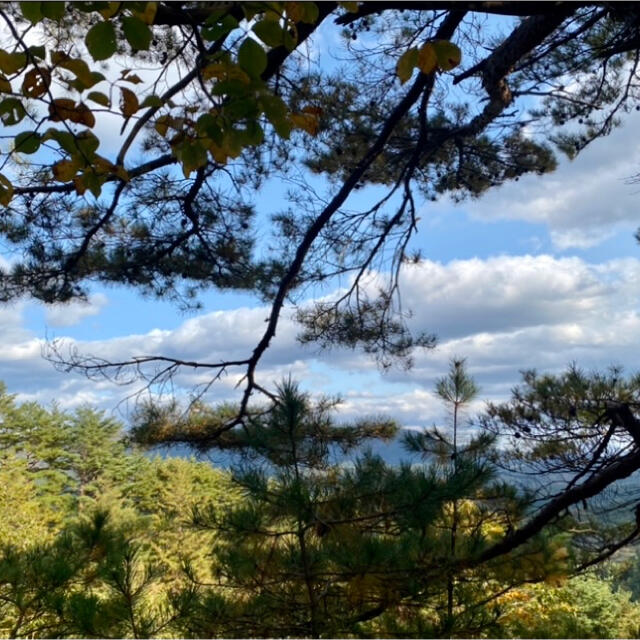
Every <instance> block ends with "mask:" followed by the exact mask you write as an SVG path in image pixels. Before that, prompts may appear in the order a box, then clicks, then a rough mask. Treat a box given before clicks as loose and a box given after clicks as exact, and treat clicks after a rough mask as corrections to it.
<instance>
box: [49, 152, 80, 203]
mask: <svg viewBox="0 0 640 640" xmlns="http://www.w3.org/2000/svg"><path fill="white" fill-rule="evenodd" d="M79 168H80V166H79V164H78V161H77V160H60V162H56V164H54V165H53V167H52V168H51V170H52V172H53V177H54V178H55V179H56V180H57V181H58V182H69V180H71V179H72V178H73V177H74V176H75V175H76V173H77V171H78V169H79ZM80 195H82V194H80Z"/></svg>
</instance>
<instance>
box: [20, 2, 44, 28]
mask: <svg viewBox="0 0 640 640" xmlns="http://www.w3.org/2000/svg"><path fill="white" fill-rule="evenodd" d="M41 4H43V3H42V2H21V3H20V11H22V15H23V16H24V17H25V18H26V19H27V20H28V21H29V22H31V24H36V23H37V22H40V20H42V11H41V9H40V5H41Z"/></svg>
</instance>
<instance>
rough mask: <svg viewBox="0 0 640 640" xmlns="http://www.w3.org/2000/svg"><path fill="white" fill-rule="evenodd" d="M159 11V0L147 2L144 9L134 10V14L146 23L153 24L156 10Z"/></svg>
mask: <svg viewBox="0 0 640 640" xmlns="http://www.w3.org/2000/svg"><path fill="white" fill-rule="evenodd" d="M157 11H158V3H157V2H147V3H145V7H144V10H143V11H134V12H133V15H135V17H136V18H139V19H140V20H142V22H144V23H145V24H153V21H154V20H155V18H156V12H157Z"/></svg>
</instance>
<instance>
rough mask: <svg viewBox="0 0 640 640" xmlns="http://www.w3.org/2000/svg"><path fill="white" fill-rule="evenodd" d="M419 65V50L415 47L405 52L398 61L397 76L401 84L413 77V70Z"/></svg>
mask: <svg viewBox="0 0 640 640" xmlns="http://www.w3.org/2000/svg"><path fill="white" fill-rule="evenodd" d="M417 64H418V50H417V49H416V48H415V47H412V48H411V49H408V50H407V51H405V52H404V53H403V54H402V55H401V56H400V59H399V60H398V65H397V66H396V75H397V76H398V78H400V82H401V83H402V84H404V83H405V82H406V81H407V80H409V78H411V76H412V75H413V70H414V69H415V67H416V66H417Z"/></svg>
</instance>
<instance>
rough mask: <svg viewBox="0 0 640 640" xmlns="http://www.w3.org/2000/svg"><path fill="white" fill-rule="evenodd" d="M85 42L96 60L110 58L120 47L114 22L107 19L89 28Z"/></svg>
mask: <svg viewBox="0 0 640 640" xmlns="http://www.w3.org/2000/svg"><path fill="white" fill-rule="evenodd" d="M116 4H120V3H116ZM84 42H85V44H86V45H87V49H89V53H90V54H91V57H92V58H93V59H94V60H96V61H98V60H106V59H107V58H110V57H111V56H112V55H113V54H114V53H115V52H116V50H117V48H118V45H117V42H116V30H115V28H114V26H113V23H111V22H109V21H107V22H99V23H98V24H94V25H93V26H92V27H91V29H89V31H88V33H87V35H86V37H85V39H84Z"/></svg>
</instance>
